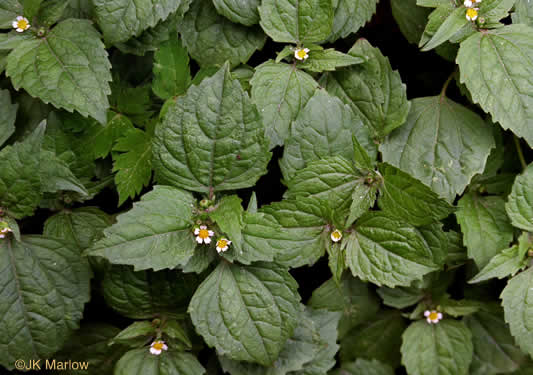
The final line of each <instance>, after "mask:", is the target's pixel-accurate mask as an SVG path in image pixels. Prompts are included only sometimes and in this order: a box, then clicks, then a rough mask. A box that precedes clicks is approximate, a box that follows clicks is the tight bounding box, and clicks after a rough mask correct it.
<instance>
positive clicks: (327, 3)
mask: <svg viewBox="0 0 533 375" xmlns="http://www.w3.org/2000/svg"><path fill="white" fill-rule="evenodd" d="M259 15H260V17H261V21H260V22H259V23H260V24H261V27H262V28H263V30H265V32H266V33H267V34H268V36H269V37H271V38H272V39H273V40H274V41H275V42H279V43H297V44H301V43H313V42H320V41H322V40H324V39H326V38H327V37H328V36H329V35H330V33H331V31H332V26H333V4H332V1H331V0H302V1H300V0H263V1H262V3H261V6H260V7H259Z"/></svg>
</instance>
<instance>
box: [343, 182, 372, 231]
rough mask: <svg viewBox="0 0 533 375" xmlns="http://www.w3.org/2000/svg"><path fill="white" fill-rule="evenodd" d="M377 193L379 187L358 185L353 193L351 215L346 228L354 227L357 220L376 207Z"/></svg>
mask: <svg viewBox="0 0 533 375" xmlns="http://www.w3.org/2000/svg"><path fill="white" fill-rule="evenodd" d="M377 192H378V187H377V186H369V185H367V184H358V185H356V186H355V189H354V191H353V193H352V205H351V206H350V215H349V216H348V219H347V220H346V226H349V225H352V224H353V222H354V221H355V220H357V219H359V218H360V217H361V216H363V214H364V213H365V212H367V211H368V210H369V209H370V208H372V206H374V203H375V202H376V196H377Z"/></svg>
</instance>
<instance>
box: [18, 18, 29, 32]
mask: <svg viewBox="0 0 533 375" xmlns="http://www.w3.org/2000/svg"><path fill="white" fill-rule="evenodd" d="M17 25H18V27H19V28H20V29H23V30H26V29H27V28H28V21H26V20H20V21H17Z"/></svg>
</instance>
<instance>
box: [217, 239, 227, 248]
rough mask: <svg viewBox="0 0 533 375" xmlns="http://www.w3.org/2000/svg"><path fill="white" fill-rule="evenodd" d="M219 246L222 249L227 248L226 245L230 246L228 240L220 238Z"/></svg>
mask: <svg viewBox="0 0 533 375" xmlns="http://www.w3.org/2000/svg"><path fill="white" fill-rule="evenodd" d="M217 246H218V247H220V248H222V249H223V248H225V247H226V246H228V240H218V242H217Z"/></svg>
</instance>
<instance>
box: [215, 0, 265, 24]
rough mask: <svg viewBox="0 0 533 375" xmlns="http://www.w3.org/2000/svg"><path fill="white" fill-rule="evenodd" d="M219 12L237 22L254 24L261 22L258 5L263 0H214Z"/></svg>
mask: <svg viewBox="0 0 533 375" xmlns="http://www.w3.org/2000/svg"><path fill="white" fill-rule="evenodd" d="M213 4H214V5H215V8H216V9H217V12H218V13H220V14H221V15H223V16H224V17H226V18H227V19H229V20H230V21H232V22H235V23H242V24H243V25H245V26H252V25H255V24H256V23H259V11H258V9H257V7H259V5H260V4H261V0H213Z"/></svg>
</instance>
